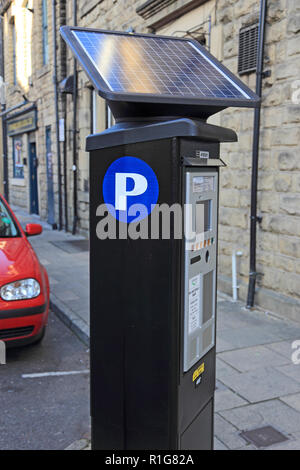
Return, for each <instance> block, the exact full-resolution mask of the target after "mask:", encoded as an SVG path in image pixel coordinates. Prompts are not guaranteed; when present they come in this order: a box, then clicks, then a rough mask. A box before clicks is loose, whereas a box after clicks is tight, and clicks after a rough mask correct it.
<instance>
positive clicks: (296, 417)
mask: <svg viewBox="0 0 300 470" xmlns="http://www.w3.org/2000/svg"><path fill="white" fill-rule="evenodd" d="M219 415H220V416H222V417H223V418H224V419H225V420H226V421H227V422H229V423H230V424H231V425H232V426H234V427H235V428H238V429H239V430H240V431H248V430H249V431H250V430H252V429H255V428H262V427H264V426H273V427H274V428H275V429H277V430H278V431H279V432H282V433H283V434H284V435H286V436H287V437H289V435H290V434H292V433H296V432H300V413H299V412H298V411H296V410H295V409H292V408H291V407H290V406H288V405H287V404H285V403H283V402H282V401H280V400H270V401H266V402H263V403H255V404H253V405H246V406H242V407H240V408H235V409H233V410H227V411H219Z"/></svg>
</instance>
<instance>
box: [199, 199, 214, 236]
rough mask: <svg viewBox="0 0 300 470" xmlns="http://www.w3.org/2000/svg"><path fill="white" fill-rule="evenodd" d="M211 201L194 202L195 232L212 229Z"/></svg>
mask: <svg viewBox="0 0 300 470" xmlns="http://www.w3.org/2000/svg"><path fill="white" fill-rule="evenodd" d="M211 210H212V201H211V199H207V200H206V201H200V202H197V203H196V234H197V235H199V234H200V233H204V232H208V231H209V230H211V229H212V221H211Z"/></svg>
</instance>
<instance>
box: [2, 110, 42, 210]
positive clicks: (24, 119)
mask: <svg viewBox="0 0 300 470" xmlns="http://www.w3.org/2000/svg"><path fill="white" fill-rule="evenodd" d="M6 122H7V135H8V136H9V137H10V145H9V147H10V149H11V150H10V152H9V157H10V158H9V159H10V163H9V167H11V171H10V192H11V197H12V201H13V202H16V203H17V204H18V200H19V197H20V196H22V193H24V194H23V204H21V205H22V206H23V205H24V204H26V201H28V196H29V204H28V208H29V211H30V213H31V214H38V213H39V201H38V172H37V166H38V159H37V152H36V136H35V132H34V131H36V129H37V110H36V107H31V108H29V109H28V108H27V109H26V110H24V111H21V112H19V113H16V114H14V115H13V116H11V117H9V118H7V121H6ZM25 193H26V194H25ZM25 208H27V205H26V207H25Z"/></svg>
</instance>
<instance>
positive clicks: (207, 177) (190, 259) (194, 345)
mask: <svg viewBox="0 0 300 470" xmlns="http://www.w3.org/2000/svg"><path fill="white" fill-rule="evenodd" d="M185 181H186V193H185V198H186V218H185V254H184V257H185V262H184V265H185V276H184V277H185V300H184V348H183V370H184V372H186V371H188V370H189V369H190V368H191V367H192V366H193V365H194V364H196V362H198V361H199V360H200V359H201V358H202V357H203V356H204V355H205V354H206V353H207V352H208V351H209V350H210V349H211V348H212V347H213V346H214V345H215V300H214V299H215V294H216V241H217V206H218V194H217V190H218V173H217V172H214V171H206V170H205V169H203V170H201V171H199V169H198V170H196V169H195V170H190V171H187V172H186V175H185Z"/></svg>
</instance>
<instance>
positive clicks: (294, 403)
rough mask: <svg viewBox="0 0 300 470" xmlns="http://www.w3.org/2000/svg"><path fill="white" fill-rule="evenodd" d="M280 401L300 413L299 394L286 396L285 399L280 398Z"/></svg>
mask: <svg viewBox="0 0 300 470" xmlns="http://www.w3.org/2000/svg"><path fill="white" fill-rule="evenodd" d="M280 400H281V401H283V402H284V403H286V404H287V405H288V406H290V407H291V408H294V410H296V411H299V413H300V393H295V394H294V395H286V396H285V397H280Z"/></svg>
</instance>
